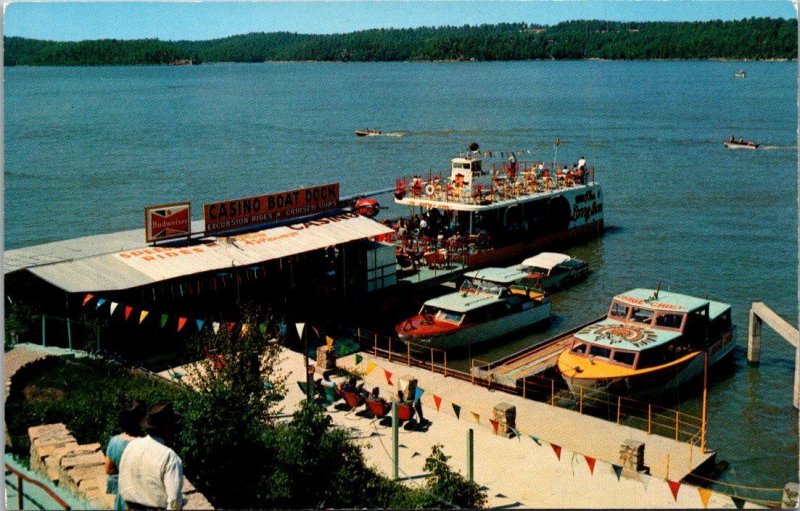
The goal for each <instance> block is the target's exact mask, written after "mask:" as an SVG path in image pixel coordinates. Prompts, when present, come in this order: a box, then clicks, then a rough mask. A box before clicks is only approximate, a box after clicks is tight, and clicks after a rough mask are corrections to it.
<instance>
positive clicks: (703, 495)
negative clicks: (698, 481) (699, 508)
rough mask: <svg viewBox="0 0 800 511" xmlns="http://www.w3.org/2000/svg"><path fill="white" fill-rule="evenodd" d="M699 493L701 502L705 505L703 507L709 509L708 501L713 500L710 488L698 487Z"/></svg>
mask: <svg viewBox="0 0 800 511" xmlns="http://www.w3.org/2000/svg"><path fill="white" fill-rule="evenodd" d="M697 493H698V495H700V502H702V503H703V507H704V508H707V507H708V499H710V498H711V490H709V489H708V488H700V487H699V486H698V487H697Z"/></svg>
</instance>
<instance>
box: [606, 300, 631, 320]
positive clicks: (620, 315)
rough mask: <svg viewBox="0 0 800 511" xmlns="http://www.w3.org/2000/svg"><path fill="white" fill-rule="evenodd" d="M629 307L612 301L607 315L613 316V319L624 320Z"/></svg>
mask: <svg viewBox="0 0 800 511" xmlns="http://www.w3.org/2000/svg"><path fill="white" fill-rule="evenodd" d="M629 309H630V307H628V306H627V305H625V304H623V303H619V302H612V303H611V309H609V311H608V315H609V316H612V317H614V318H615V319H618V320H621V321H624V320H625V318H627V317H628V310H629Z"/></svg>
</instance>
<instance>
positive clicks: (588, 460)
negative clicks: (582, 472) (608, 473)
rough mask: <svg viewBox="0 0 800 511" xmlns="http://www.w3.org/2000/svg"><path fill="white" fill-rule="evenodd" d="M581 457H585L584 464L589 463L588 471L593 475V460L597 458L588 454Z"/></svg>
mask: <svg viewBox="0 0 800 511" xmlns="http://www.w3.org/2000/svg"><path fill="white" fill-rule="evenodd" d="M583 457H584V458H586V464H587V465H589V473H590V474H592V475H594V462H595V461H597V460H596V459H594V458H591V457H589V456H586V455H585V454H584V455H583Z"/></svg>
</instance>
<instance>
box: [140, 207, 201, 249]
mask: <svg viewBox="0 0 800 511" xmlns="http://www.w3.org/2000/svg"><path fill="white" fill-rule="evenodd" d="M144 232H145V234H144V237H145V240H147V242H148V243H150V242H153V241H161V240H168V239H172V238H186V237H188V236H189V235H190V234H191V233H192V215H191V207H190V203H188V202H179V203H177V204H162V205H160V206H146V207H145V208H144Z"/></svg>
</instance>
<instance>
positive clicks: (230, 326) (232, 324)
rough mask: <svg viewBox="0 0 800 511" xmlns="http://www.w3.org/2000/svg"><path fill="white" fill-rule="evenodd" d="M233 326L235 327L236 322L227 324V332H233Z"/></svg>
mask: <svg viewBox="0 0 800 511" xmlns="http://www.w3.org/2000/svg"><path fill="white" fill-rule="evenodd" d="M235 326H236V322H234V321H230V322H228V332H230V331H231V330H233V327H235Z"/></svg>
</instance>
